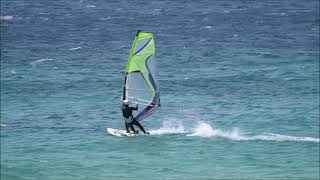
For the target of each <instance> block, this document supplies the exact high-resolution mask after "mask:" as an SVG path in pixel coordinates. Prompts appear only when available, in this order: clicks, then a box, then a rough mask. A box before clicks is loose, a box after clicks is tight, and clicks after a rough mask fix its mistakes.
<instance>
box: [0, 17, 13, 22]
mask: <svg viewBox="0 0 320 180" xmlns="http://www.w3.org/2000/svg"><path fill="white" fill-rule="evenodd" d="M13 18H14V17H13V16H0V20H7V21H10V20H12V19H13Z"/></svg>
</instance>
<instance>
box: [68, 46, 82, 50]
mask: <svg viewBox="0 0 320 180" xmlns="http://www.w3.org/2000/svg"><path fill="white" fill-rule="evenodd" d="M77 49H81V47H80V46H78V47H74V48H70V49H69V50H70V51H74V50H77Z"/></svg>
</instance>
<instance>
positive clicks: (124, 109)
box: [121, 104, 146, 134]
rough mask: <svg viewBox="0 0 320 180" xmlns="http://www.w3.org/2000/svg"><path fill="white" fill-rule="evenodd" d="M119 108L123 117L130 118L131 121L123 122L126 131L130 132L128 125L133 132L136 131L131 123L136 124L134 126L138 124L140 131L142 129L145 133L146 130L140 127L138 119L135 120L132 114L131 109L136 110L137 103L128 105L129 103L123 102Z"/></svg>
mask: <svg viewBox="0 0 320 180" xmlns="http://www.w3.org/2000/svg"><path fill="white" fill-rule="evenodd" d="M121 110H122V115H123V117H124V118H126V119H130V118H132V121H131V122H129V123H127V122H125V126H126V130H127V132H130V131H129V127H130V128H131V129H132V131H133V132H134V133H136V131H135V129H134V127H133V125H136V126H138V127H139V128H140V129H141V131H142V132H143V133H145V134H146V131H145V130H144V128H143V127H142V125H141V124H140V123H139V121H137V120H136V119H135V118H134V117H133V116H132V111H133V110H138V105H137V106H136V107H129V105H125V104H123V105H122V107H121Z"/></svg>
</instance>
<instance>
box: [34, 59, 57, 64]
mask: <svg viewBox="0 0 320 180" xmlns="http://www.w3.org/2000/svg"><path fill="white" fill-rule="evenodd" d="M44 61H53V59H50V58H43V59H39V60H36V61H33V62H31V63H30V64H31V65H35V64H38V63H41V62H44Z"/></svg>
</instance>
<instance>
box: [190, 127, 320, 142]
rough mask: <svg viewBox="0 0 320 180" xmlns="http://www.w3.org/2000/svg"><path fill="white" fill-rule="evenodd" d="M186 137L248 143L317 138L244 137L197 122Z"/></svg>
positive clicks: (276, 135) (264, 135)
mask: <svg viewBox="0 0 320 180" xmlns="http://www.w3.org/2000/svg"><path fill="white" fill-rule="evenodd" d="M187 136H200V137H215V136H216V137H223V138H227V139H231V140H238V141H250V140H265V141H305V142H317V143H319V138H314V137H299V136H287V135H281V134H274V133H262V134H259V135H251V136H249V135H244V134H242V133H240V131H239V129H238V128H233V129H232V130H231V131H223V130H220V129H214V128H212V126H210V125H209V124H207V123H204V122H199V123H198V124H197V125H196V126H195V127H194V128H192V129H191V134H187Z"/></svg>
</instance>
